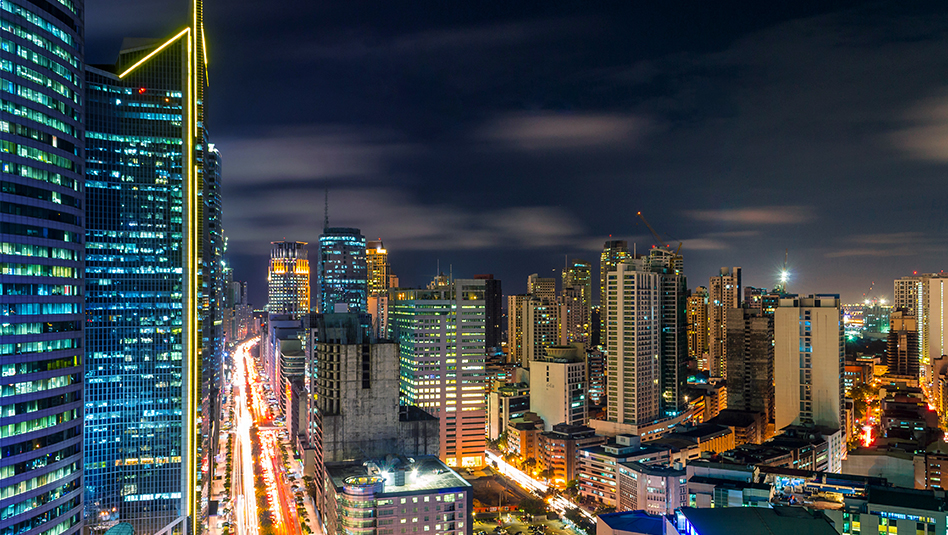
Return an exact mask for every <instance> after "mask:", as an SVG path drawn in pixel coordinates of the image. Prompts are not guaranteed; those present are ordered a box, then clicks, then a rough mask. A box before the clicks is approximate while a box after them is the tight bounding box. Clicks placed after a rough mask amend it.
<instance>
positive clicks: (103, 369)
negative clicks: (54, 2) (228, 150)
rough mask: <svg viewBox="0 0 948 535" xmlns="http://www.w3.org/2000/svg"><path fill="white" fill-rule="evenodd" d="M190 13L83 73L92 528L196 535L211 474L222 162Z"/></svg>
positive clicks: (87, 460) (198, 28)
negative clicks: (208, 117) (176, 27)
mask: <svg viewBox="0 0 948 535" xmlns="http://www.w3.org/2000/svg"><path fill="white" fill-rule="evenodd" d="M60 4H61V5H62V6H68V5H72V4H71V3H69V2H61V3H60ZM43 5H44V6H46V7H45V9H50V8H51V7H50V6H51V5H50V4H46V3H43ZM56 9H59V8H58V7H57V8H56ZM192 9H193V11H192V17H191V23H190V25H189V27H187V28H185V29H184V30H182V31H181V32H179V33H178V34H176V35H174V36H172V37H171V38H170V39H168V40H166V41H143V40H126V42H125V43H124V44H123V47H122V50H121V51H120V53H119V57H118V61H117V63H116V65H115V66H114V67H91V66H88V67H87V68H86V81H85V89H86V92H85V102H86V113H85V117H86V212H87V214H88V219H87V225H86V253H87V261H86V345H85V358H86V360H85V378H86V384H85V409H86V415H85V417H86V419H85V424H86V427H85V455H84V466H85V484H86V493H87V494H86V496H87V497H86V511H87V515H88V516H87V521H88V522H89V523H91V524H100V525H101V527H105V526H108V524H109V523H110V522H115V521H126V522H130V523H131V524H132V525H133V526H134V529H135V531H136V532H138V533H155V532H158V531H160V530H163V529H168V530H176V531H183V532H189V531H195V530H196V529H197V526H198V525H200V524H201V523H202V522H203V519H204V515H205V513H206V504H207V485H208V482H209V477H208V474H209V472H212V471H213V470H214V464H213V463H214V458H213V456H212V455H211V450H212V449H213V445H212V444H211V442H210V441H209V437H208V436H207V435H205V433H207V432H208V428H207V427H206V422H209V421H210V420H212V419H213V415H211V414H204V412H203V411H204V410H207V407H208V404H209V401H208V396H210V395H211V394H210V391H209V389H211V388H213V385H212V382H213V379H211V378H208V377H204V376H203V374H205V373H209V371H208V367H207V366H206V365H205V364H204V361H205V360H206V359H215V360H216V359H217V356H216V355H214V351H215V349H216V347H215V343H216V342H215V341H214V338H215V336H216V335H214V334H213V329H212V326H213V324H214V323H215V322H216V321H217V320H218V318H216V317H213V314H214V312H213V311H214V310H215V309H216V304H215V303H212V302H211V300H212V298H213V296H212V294H211V292H210V291H209V290H208V288H210V287H212V286H215V285H216V284H217V281H215V280H214V279H215V278H216V277H217V275H215V273H217V272H218V268H217V267H213V268H212V267H210V264H212V263H213V262H216V258H217V251H216V247H218V246H219V244H220V242H219V241H217V240H218V233H219V232H220V227H219V224H220V214H219V210H220V208H219V202H218V199H219V198H217V197H216V195H217V194H218V193H217V191H216V188H217V187H218V186H219V176H214V177H209V176H208V174H209V173H211V174H214V173H217V172H218V171H217V168H215V166H216V165H217V164H218V163H219V160H216V161H215V158H216V156H215V155H213V154H212V155H209V144H208V139H207V136H206V135H205V131H204V116H203V105H204V102H205V98H204V88H205V81H206V77H205V65H204V61H205V51H204V49H203V43H204V41H205V39H204V35H203V23H202V5H201V1H200V0H195V2H194V3H193V5H192ZM57 18H58V17H57ZM60 20H61V19H60ZM33 42H34V43H35V40H34V41H33ZM49 50H52V51H54V52H55V50H58V49H56V48H49ZM54 55H55V54H54ZM208 210H210V211H211V213H208ZM212 222H213V223H214V227H213V228H212V227H211V223H212ZM202 460H203V461H206V462H202Z"/></svg>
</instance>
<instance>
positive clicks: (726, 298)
mask: <svg viewBox="0 0 948 535" xmlns="http://www.w3.org/2000/svg"><path fill="white" fill-rule="evenodd" d="M708 288H709V292H708V352H709V364H710V372H711V376H712V377H725V375H724V374H725V373H726V370H725V369H724V366H725V355H726V353H727V310H728V309H731V308H740V306H741V295H742V294H741V268H739V267H733V268H730V269H728V268H726V267H723V268H721V272H720V273H719V274H718V275H716V276H714V277H711V282H710V285H709V286H708Z"/></svg>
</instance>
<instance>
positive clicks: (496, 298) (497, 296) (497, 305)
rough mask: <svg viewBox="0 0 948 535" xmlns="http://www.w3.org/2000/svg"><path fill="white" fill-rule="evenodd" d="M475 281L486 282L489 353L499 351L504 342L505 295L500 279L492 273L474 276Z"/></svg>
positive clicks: (485, 319) (486, 333)
mask: <svg viewBox="0 0 948 535" xmlns="http://www.w3.org/2000/svg"><path fill="white" fill-rule="evenodd" d="M474 279H475V280H482V281H484V329H485V331H484V332H485V335H486V338H485V343H486V344H487V350H488V351H499V350H500V346H501V342H502V341H503V340H502V334H501V333H502V329H501V323H502V322H503V321H504V293H503V290H502V289H501V284H500V279H495V278H494V276H493V275H492V274H490V273H488V274H485V275H474Z"/></svg>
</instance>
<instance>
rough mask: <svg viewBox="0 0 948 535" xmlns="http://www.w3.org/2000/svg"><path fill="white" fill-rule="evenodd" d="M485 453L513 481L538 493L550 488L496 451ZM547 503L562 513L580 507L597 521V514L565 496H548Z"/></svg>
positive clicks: (587, 515)
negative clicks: (509, 462)
mask: <svg viewBox="0 0 948 535" xmlns="http://www.w3.org/2000/svg"><path fill="white" fill-rule="evenodd" d="M485 453H486V454H487V460H488V462H490V463H492V464H496V466H497V471H498V472H500V474H501V475H502V476H504V477H507V478H509V479H511V480H512V481H514V482H516V483H517V484H518V485H520V486H521V487H523V488H525V489H527V490H529V491H533V492H535V493H537V494H541V493H544V492H546V491H547V490H549V488H550V486H549V485H547V484H546V483H544V482H542V481H538V480H536V479H533V478H532V477H530V476H528V475H527V474H525V473H524V472H522V471H521V470H519V469H517V468H516V467H514V466H513V465H510V464H508V463H507V462H506V461H504V459H503V458H502V457H501V456H500V455H497V453H496V452H493V451H491V450H487V451H486V452H485ZM547 504H549V506H550V509H552V510H554V511H556V512H557V513H559V514H560V515H562V514H563V513H565V512H566V510H567V509H576V508H578V509H579V510H580V512H582V513H583V515H585V516H586V517H587V518H589V519H590V520H592V521H593V522H595V521H596V515H594V514H592V513H590V512H589V511H587V510H585V509H583V508H582V507H579V506H578V505H576V504H575V503H573V502H571V501H569V500H567V499H566V498H564V497H563V496H560V495H554V496H552V497H550V498H547Z"/></svg>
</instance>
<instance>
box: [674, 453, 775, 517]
mask: <svg viewBox="0 0 948 535" xmlns="http://www.w3.org/2000/svg"><path fill="white" fill-rule="evenodd" d="M685 471H686V474H687V475H686V477H687V490H686V493H687V501H686V502H685V503H684V504H683V505H687V506H688V507H699V508H707V507H770V500H771V498H772V497H773V495H774V488H773V486H772V485H768V484H763V483H757V482H756V481H757V475H758V470H757V468H755V467H754V466H749V465H741V464H730V463H720V462H712V461H706V460H701V461H696V462H694V463H691V464H689V465H688V466H686V467H685Z"/></svg>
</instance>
